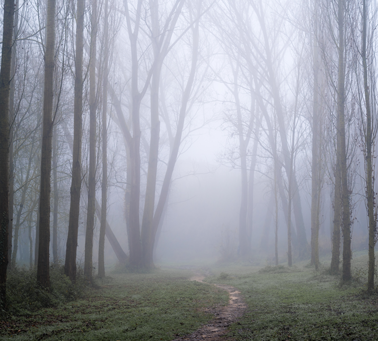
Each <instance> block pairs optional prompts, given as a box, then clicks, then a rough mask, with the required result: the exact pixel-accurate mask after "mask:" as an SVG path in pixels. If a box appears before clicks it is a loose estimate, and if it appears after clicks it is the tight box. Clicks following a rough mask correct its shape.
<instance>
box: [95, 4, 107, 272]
mask: <svg viewBox="0 0 378 341" xmlns="http://www.w3.org/2000/svg"><path fill="white" fill-rule="evenodd" d="M108 2H109V1H108V0H105V15H104V44H105V49H104V69H103V72H104V73H103V84H102V182H101V223H100V238H99V247H98V277H100V278H104V277H105V230H106V212H107V205H108V203H107V191H108V156H107V150H108V130H107V120H106V118H107V115H106V114H107V110H108V63H109V53H108V49H109V44H108V39H109V33H108V30H109V28H108V20H109V11H108Z"/></svg>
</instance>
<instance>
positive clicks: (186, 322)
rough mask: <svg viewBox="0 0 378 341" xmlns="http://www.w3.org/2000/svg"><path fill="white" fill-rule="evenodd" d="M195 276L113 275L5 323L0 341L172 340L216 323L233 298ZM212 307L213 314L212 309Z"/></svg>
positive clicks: (164, 273)
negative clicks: (79, 295)
mask: <svg viewBox="0 0 378 341" xmlns="http://www.w3.org/2000/svg"><path fill="white" fill-rule="evenodd" d="M191 275H193V272H192V271H189V270H186V271H180V270H174V271H173V270H160V271H156V272H155V273H152V274H112V275H111V277H109V278H107V279H106V280H105V281H103V282H102V283H101V282H99V283H98V284H99V287H98V288H96V289H92V290H90V291H89V292H88V293H87V295H86V297H84V298H83V299H80V300H77V301H73V302H69V303H66V304H62V305H61V306H59V307H56V308H48V309H47V308H43V309H40V310H38V311H36V312H28V311H25V312H20V313H18V314H17V315H13V316H9V317H8V318H7V319H5V320H0V340H103V341H113V340H114V341H116V340H135V341H143V340H169V341H171V340H173V339H175V338H177V337H180V336H183V335H187V334H189V333H191V332H193V331H195V330H197V329H199V328H200V327H201V325H203V324H206V323H207V322H208V321H210V320H211V319H212V318H213V314H212V312H211V309H218V308H217V307H223V306H225V305H227V301H228V293H227V292H226V291H224V290H222V289H220V288H217V287H215V286H212V285H208V284H204V283H199V282H195V281H189V279H190V276H191ZM209 308H210V309H209Z"/></svg>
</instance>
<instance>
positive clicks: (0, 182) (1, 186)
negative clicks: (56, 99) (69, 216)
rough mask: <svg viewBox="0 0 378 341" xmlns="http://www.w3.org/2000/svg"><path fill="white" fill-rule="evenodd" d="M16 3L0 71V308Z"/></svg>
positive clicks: (6, 27)
mask: <svg viewBox="0 0 378 341" xmlns="http://www.w3.org/2000/svg"><path fill="white" fill-rule="evenodd" d="M13 16H14V1H13V0H5V1H4V19H3V44H2V49H1V69H0V306H1V307H2V308H5V307H6V279H7V266H8V229H9V201H8V200H9V89H10V73H11V59H12V34H13Z"/></svg>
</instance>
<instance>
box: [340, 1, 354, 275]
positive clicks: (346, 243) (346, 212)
mask: <svg viewBox="0 0 378 341" xmlns="http://www.w3.org/2000/svg"><path fill="white" fill-rule="evenodd" d="M344 17H345V0H339V3H338V30H339V44H338V45H339V46H338V50H339V51H338V52H339V61H338V85H337V88H338V89H337V90H338V91H337V155H338V157H339V162H340V174H339V175H340V176H341V190H342V194H341V203H342V227H343V270H342V281H343V282H347V281H349V280H350V279H351V278H352V275H351V259H352V251H351V231H350V228H351V222H350V213H351V212H350V199H349V189H348V172H347V155H346V146H345V144H346V142H345V62H344V51H345V40H344V20H345V18H344Z"/></svg>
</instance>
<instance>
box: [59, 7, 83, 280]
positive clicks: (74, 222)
mask: <svg viewBox="0 0 378 341" xmlns="http://www.w3.org/2000/svg"><path fill="white" fill-rule="evenodd" d="M84 10H85V0H78V1H77V15H76V17H77V20H76V57H75V99H74V141H73V160H72V181H71V202H70V216H69V225H68V236H67V247H66V260H65V265H64V272H65V274H66V275H67V276H68V277H69V278H70V279H71V281H75V280H76V252H77V235H78V229H79V211H80V190H81V143H82V124H83V123H82V115H83V46H84V43H83V33H84Z"/></svg>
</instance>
